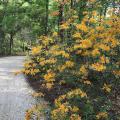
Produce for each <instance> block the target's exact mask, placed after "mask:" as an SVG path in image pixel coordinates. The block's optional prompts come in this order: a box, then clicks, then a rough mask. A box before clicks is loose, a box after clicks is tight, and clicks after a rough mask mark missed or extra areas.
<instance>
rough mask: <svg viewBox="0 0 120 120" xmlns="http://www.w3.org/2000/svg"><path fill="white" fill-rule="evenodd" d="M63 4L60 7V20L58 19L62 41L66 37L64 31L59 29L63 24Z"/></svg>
mask: <svg viewBox="0 0 120 120" xmlns="http://www.w3.org/2000/svg"><path fill="white" fill-rule="evenodd" d="M63 8H64V7H63V4H60V5H59V18H58V30H59V35H60V38H61V40H63V37H64V30H62V29H59V26H60V25H61V24H62V23H63Z"/></svg>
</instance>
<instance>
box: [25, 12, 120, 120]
mask: <svg viewBox="0 0 120 120" xmlns="http://www.w3.org/2000/svg"><path fill="white" fill-rule="evenodd" d="M72 12H73V15H72V16H71V17H70V16H68V19H67V20H66V21H65V22H64V23H63V24H62V25H61V26H60V29H62V30H63V31H64V38H63V39H61V38H60V36H59V33H57V32H56V31H55V32H53V34H52V35H50V36H41V37H40V40H39V45H37V46H35V47H33V49H32V53H31V55H30V61H27V62H26V63H25V70H23V73H25V74H26V75H28V76H30V77H32V78H34V79H37V80H38V79H39V80H40V79H41V80H42V84H41V87H42V89H44V90H41V91H42V92H43V93H44V94H45V96H47V97H48V96H49V97H48V98H52V101H54V102H53V103H54V105H53V110H52V111H51V117H52V119H53V120H81V119H82V120H94V119H95V120H96V119H111V118H110V117H111V112H110V110H111V107H112V106H111V99H110V98H109V96H110V95H111V94H112V91H113V90H114V89H115V85H116V83H119V80H118V79H119V75H120V70H119V65H120V62H119V38H120V35H119V33H120V22H119V21H120V19H119V18H118V17H116V16H114V15H113V16H111V18H108V19H102V20H101V21H99V19H98V18H97V17H96V16H94V14H93V15H92V17H91V18H90V16H89V15H86V16H85V17H84V19H83V20H82V22H80V23H79V22H78V17H77V16H76V12H75V11H72Z"/></svg>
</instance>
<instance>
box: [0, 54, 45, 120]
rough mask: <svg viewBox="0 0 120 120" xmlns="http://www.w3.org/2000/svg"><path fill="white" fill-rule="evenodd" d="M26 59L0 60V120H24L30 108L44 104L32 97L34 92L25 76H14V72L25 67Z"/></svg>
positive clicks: (11, 58)
mask: <svg viewBox="0 0 120 120" xmlns="http://www.w3.org/2000/svg"><path fill="white" fill-rule="evenodd" d="M24 59H25V57H22V56H14V57H4V58H0V120H24V116H25V112H26V110H27V109H28V108H30V107H31V106H32V105H34V104H37V103H38V101H39V103H40V102H41V103H42V102H43V100H42V99H41V100H38V99H35V98H33V97H32V96H31V94H32V93H33V92H34V91H33V90H32V88H31V87H29V85H28V84H27V82H26V80H25V78H24V76H23V75H18V76H15V75H14V71H16V70H20V69H21V68H22V67H23V65H22V64H23V61H24Z"/></svg>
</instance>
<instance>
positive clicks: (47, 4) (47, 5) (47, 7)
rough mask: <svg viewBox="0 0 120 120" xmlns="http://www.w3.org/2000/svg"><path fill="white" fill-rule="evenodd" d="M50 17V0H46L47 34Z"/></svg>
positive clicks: (46, 32)
mask: <svg viewBox="0 0 120 120" xmlns="http://www.w3.org/2000/svg"><path fill="white" fill-rule="evenodd" d="M48 19H49V0H46V20H45V35H47V34H48Z"/></svg>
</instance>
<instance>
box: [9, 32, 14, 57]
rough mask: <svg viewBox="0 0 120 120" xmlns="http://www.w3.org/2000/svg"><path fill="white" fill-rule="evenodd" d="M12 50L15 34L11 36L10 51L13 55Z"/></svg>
mask: <svg viewBox="0 0 120 120" xmlns="http://www.w3.org/2000/svg"><path fill="white" fill-rule="evenodd" d="M12 48H13V34H10V51H9V54H10V55H11V54H12Z"/></svg>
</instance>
